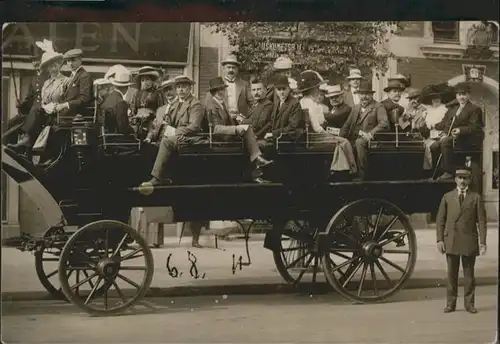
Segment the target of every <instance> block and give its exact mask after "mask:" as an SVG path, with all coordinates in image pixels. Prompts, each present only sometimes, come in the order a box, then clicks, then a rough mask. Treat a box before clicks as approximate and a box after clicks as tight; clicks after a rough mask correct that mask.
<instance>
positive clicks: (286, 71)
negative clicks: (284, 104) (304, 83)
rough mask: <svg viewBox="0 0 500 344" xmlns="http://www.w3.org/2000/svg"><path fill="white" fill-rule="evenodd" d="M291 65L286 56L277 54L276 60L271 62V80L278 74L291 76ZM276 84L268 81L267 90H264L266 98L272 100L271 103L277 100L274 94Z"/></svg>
mask: <svg viewBox="0 0 500 344" xmlns="http://www.w3.org/2000/svg"><path fill="white" fill-rule="evenodd" d="M292 67H293V62H292V60H290V59H289V58H288V57H286V56H279V57H278V58H277V59H276V61H274V64H273V72H274V74H273V78H272V79H273V80H275V79H276V78H278V77H280V76H286V77H287V78H291V77H292ZM275 86H276V85H274V84H273V83H268V85H267V92H266V98H267V99H269V100H270V101H272V102H273V104H274V103H275V102H276V101H277V95H276V92H275V90H276V88H275Z"/></svg>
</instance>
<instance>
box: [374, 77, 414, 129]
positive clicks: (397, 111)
mask: <svg viewBox="0 0 500 344" xmlns="http://www.w3.org/2000/svg"><path fill="white" fill-rule="evenodd" d="M403 90H404V86H403V84H402V83H401V82H400V81H399V80H392V79H390V80H389V83H388V85H387V87H386V88H384V92H386V93H387V99H384V100H383V101H381V102H380V103H381V104H382V105H383V106H384V107H385V110H386V111H387V114H388V116H389V125H390V130H391V131H395V130H396V126H398V129H401V130H405V131H406V130H407V131H409V130H410V129H411V123H410V122H403V127H401V126H400V123H399V118H400V117H401V116H402V115H403V113H404V111H405V109H404V108H403V107H402V106H401V105H399V101H400V100H401V93H402V92H403Z"/></svg>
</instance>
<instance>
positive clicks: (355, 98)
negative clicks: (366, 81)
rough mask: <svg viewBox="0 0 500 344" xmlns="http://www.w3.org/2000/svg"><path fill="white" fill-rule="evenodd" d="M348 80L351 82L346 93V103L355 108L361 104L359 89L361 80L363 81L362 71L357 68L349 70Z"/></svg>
mask: <svg viewBox="0 0 500 344" xmlns="http://www.w3.org/2000/svg"><path fill="white" fill-rule="evenodd" d="M346 79H347V81H348V82H349V87H348V88H347V89H346V92H345V93H344V103H346V104H347V105H349V106H350V107H351V108H353V107H354V105H357V104H359V94H358V89H359V85H360V84H361V80H363V76H362V75H361V70H359V69H357V68H353V69H351V70H349V76H348V77H347V78H346Z"/></svg>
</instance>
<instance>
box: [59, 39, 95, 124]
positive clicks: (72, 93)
mask: <svg viewBox="0 0 500 344" xmlns="http://www.w3.org/2000/svg"><path fill="white" fill-rule="evenodd" d="M82 54H83V52H82V50H81V49H71V50H69V51H67V52H66V53H64V60H65V61H66V63H67V64H68V66H69V67H70V69H71V76H70V77H69V80H68V82H67V85H66V90H65V92H64V95H63V101H62V102H61V103H60V104H58V105H57V106H56V111H57V112H58V113H59V115H60V116H62V117H69V116H71V117H73V116H75V115H77V114H79V113H80V112H84V111H85V108H86V107H88V106H89V105H91V104H92V100H93V82H92V77H91V76H90V74H89V73H88V72H87V71H86V70H85V68H83V66H82ZM68 120H69V119H68Z"/></svg>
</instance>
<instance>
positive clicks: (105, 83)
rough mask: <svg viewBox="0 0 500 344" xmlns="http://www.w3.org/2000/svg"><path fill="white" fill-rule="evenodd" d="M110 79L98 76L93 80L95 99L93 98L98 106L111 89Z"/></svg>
mask: <svg viewBox="0 0 500 344" xmlns="http://www.w3.org/2000/svg"><path fill="white" fill-rule="evenodd" d="M112 89H113V87H112V85H111V80H109V79H106V78H99V79H95V80H94V91H95V92H96V96H97V99H95V101H96V103H97V105H98V106H100V105H101V104H102V102H103V101H104V99H106V97H107V96H108V94H109V93H110V92H111V91H112Z"/></svg>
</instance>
